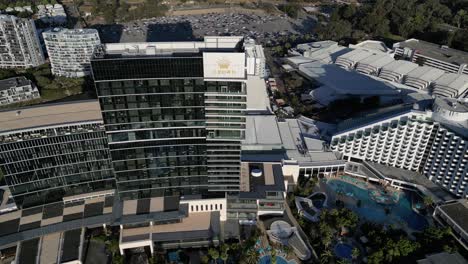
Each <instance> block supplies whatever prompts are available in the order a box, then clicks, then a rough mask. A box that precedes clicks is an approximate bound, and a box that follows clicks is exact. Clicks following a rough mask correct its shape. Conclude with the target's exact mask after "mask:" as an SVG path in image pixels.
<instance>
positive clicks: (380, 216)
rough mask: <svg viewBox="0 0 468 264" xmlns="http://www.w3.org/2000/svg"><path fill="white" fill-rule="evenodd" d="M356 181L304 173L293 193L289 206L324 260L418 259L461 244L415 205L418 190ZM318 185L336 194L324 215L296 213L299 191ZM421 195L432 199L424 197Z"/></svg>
mask: <svg viewBox="0 0 468 264" xmlns="http://www.w3.org/2000/svg"><path fill="white" fill-rule="evenodd" d="M357 181H358V182H356V184H353V183H352V182H348V181H342V180H340V179H339V178H338V179H336V178H335V179H333V180H331V184H329V182H330V180H328V181H327V180H324V181H323V182H321V183H320V184H317V181H316V180H315V179H314V180H312V181H307V179H299V182H300V185H299V186H298V187H297V188H296V190H295V191H294V193H292V194H290V195H289V196H288V203H289V206H290V208H291V210H292V212H293V214H294V216H295V217H296V219H297V220H298V223H299V224H300V226H301V228H302V230H304V232H305V233H306V234H307V235H308V236H309V240H310V241H311V243H312V246H313V247H314V250H315V252H317V254H318V256H319V260H320V262H321V263H360V262H362V261H364V260H366V261H367V263H414V262H415V261H416V260H418V259H422V258H424V257H425V255H427V254H431V253H439V252H442V251H446V252H454V251H461V250H462V249H461V248H460V247H459V246H458V244H457V243H456V241H455V240H454V238H453V237H452V236H451V234H450V229H445V228H438V227H434V226H431V225H430V221H427V220H426V217H425V216H423V215H420V214H418V213H416V212H415V211H414V210H413V209H412V206H411V204H412V200H411V199H413V202H414V201H415V197H412V195H415V194H413V193H405V192H395V193H393V192H389V191H383V190H382V189H380V187H379V186H367V183H365V182H363V181H359V180H357ZM319 185H320V187H319ZM369 188H370V189H371V191H369ZM318 191H326V192H327V194H334V195H332V196H333V199H331V200H329V201H328V202H327V207H324V208H322V209H321V210H320V213H319V215H318V220H319V221H317V222H313V221H309V220H307V219H306V218H304V217H302V216H301V215H299V214H298V213H297V210H296V208H295V206H296V205H295V202H294V199H295V198H294V197H295V196H296V195H297V196H302V197H307V196H310V195H311V194H312V193H314V192H318ZM372 191H374V193H372ZM395 195H396V196H395ZM376 197H384V198H383V199H382V200H379V199H376ZM328 199H330V196H328ZM384 199H386V200H385V202H382V201H384ZM416 200H417V201H418V203H424V204H427V203H426V202H425V199H424V198H420V197H419V198H418V199H416ZM429 215H430V214H429Z"/></svg>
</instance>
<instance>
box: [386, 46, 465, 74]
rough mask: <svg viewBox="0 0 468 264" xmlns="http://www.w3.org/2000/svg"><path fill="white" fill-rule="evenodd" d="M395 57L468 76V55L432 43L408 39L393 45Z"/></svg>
mask: <svg viewBox="0 0 468 264" xmlns="http://www.w3.org/2000/svg"><path fill="white" fill-rule="evenodd" d="M393 49H394V51H395V56H396V57H400V58H403V59H407V60H410V61H412V62H414V63H417V64H419V65H420V66H423V65H425V66H430V67H434V68H437V69H441V70H443V71H445V72H451V73H457V74H468V53H467V52H463V51H460V50H455V49H451V48H449V47H447V46H440V45H437V44H434V43H430V42H426V41H422V40H418V39H408V40H405V41H402V42H398V43H395V44H393Z"/></svg>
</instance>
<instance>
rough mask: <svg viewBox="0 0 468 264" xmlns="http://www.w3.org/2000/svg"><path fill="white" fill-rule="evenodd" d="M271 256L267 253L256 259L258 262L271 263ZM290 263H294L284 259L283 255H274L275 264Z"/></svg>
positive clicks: (262, 263) (259, 263) (260, 263)
mask: <svg viewBox="0 0 468 264" xmlns="http://www.w3.org/2000/svg"><path fill="white" fill-rule="evenodd" d="M271 263H272V262H271V256H270V255H267V256H263V257H261V258H260V260H259V261H258V264H271ZM292 263H295V262H293V261H291V262H288V261H287V260H286V259H284V258H283V257H280V256H276V264H292Z"/></svg>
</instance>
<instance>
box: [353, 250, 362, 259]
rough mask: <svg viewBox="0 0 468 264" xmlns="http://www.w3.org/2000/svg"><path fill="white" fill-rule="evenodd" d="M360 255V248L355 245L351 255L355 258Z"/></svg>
mask: <svg viewBox="0 0 468 264" xmlns="http://www.w3.org/2000/svg"><path fill="white" fill-rule="evenodd" d="M359 255H361V252H360V251H359V248H357V247H354V248H353V250H352V251H351V257H353V259H357V258H358V257H359Z"/></svg>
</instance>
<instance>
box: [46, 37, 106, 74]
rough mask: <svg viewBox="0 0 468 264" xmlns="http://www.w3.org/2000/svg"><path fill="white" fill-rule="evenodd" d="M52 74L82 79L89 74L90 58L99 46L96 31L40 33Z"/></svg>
mask: <svg viewBox="0 0 468 264" xmlns="http://www.w3.org/2000/svg"><path fill="white" fill-rule="evenodd" d="M42 36H43V38H44V42H45V45H46V48H47V53H48V55H49V60H50V65H51V68H52V74H54V75H57V76H64V77H83V76H85V75H89V74H91V63H90V60H91V57H92V55H93V51H94V49H95V48H96V46H97V45H99V44H101V41H100V39H99V33H98V31H97V30H96V29H65V28H54V29H51V30H48V31H45V32H43V33H42Z"/></svg>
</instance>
